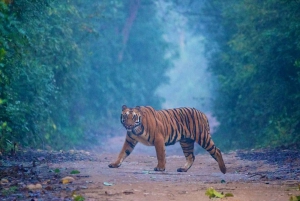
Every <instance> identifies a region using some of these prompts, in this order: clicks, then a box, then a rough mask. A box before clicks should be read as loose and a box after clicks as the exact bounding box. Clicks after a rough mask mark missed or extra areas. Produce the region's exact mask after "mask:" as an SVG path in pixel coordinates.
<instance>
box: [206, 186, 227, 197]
mask: <svg viewBox="0 0 300 201" xmlns="http://www.w3.org/2000/svg"><path fill="white" fill-rule="evenodd" d="M205 195H207V196H208V197H209V198H223V197H224V195H222V194H221V193H219V192H218V191H216V190H215V189H213V188H212V187H210V188H208V189H207V190H206V192H205Z"/></svg>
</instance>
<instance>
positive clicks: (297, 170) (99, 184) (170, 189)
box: [50, 151, 300, 201]
mask: <svg viewBox="0 0 300 201" xmlns="http://www.w3.org/2000/svg"><path fill="white" fill-rule="evenodd" d="M250 153H251V152H250ZM258 153H260V152H257V154H256V155H255V154H254V155H252V158H251V154H250V155H249V154H248V152H247V153H237V152H231V153H228V154H224V161H225V163H226V166H227V173H226V174H225V175H224V174H222V173H221V172H220V171H219V168H218V165H217V163H216V162H215V161H214V159H212V158H211V157H210V155H208V154H207V153H205V154H200V155H197V156H196V160H195V163H194V165H193V166H192V168H191V169H190V170H189V171H188V172H186V173H179V172H176V169H177V168H178V167H180V166H181V165H183V164H184V162H185V158H184V157H183V156H179V155H171V156H167V168H166V171H165V172H155V171H153V168H154V167H155V166H156V163H157V160H156V157H155V156H154V155H141V154H139V153H137V152H134V153H132V155H130V156H129V157H128V158H127V159H126V160H125V162H124V163H123V164H122V166H121V167H119V168H117V169H111V168H108V164H109V163H110V162H112V161H113V160H114V159H115V158H116V156H117V154H94V155H93V157H96V159H95V160H92V161H87V160H82V161H76V162H63V163H53V164H51V165H50V168H52V169H53V168H61V169H62V168H67V169H77V170H79V171H80V172H81V173H80V175H79V177H78V178H77V179H76V181H75V182H74V183H73V184H72V185H75V186H81V187H80V188H77V189H80V190H77V192H76V193H77V194H81V195H83V197H84V198H85V199H86V200H91V201H92V200H122V201H130V200H133V201H135V200H145V201H148V200H149V201H150V200H151V201H165V200H177V201H205V200H210V199H209V198H208V196H207V195H205V192H206V190H207V189H208V188H209V187H212V188H214V189H215V190H217V191H219V192H223V193H232V194H233V196H234V197H227V198H222V200H230V201H250V200H251V201H264V200H265V201H272V200H274V201H288V200H289V198H290V197H291V196H292V195H300V192H299V187H298V185H299V184H300V159H299V155H298V153H299V152H295V153H294V154H293V155H292V157H289V155H287V156H286V155H284V154H285V153H288V151H286V152H285V151H283V152H282V153H283V154H281V155H280V156H282V157H281V159H280V160H278V161H276V160H277V159H275V161H274V160H273V158H274V157H272V156H270V157H269V158H271V159H272V160H273V162H272V161H271V162H270V161H269V159H268V158H263V157H261V155H259V154H258ZM271 154H272V153H267V154H265V156H269V155H271ZM273 154H277V152H276V153H273ZM247 156H248V158H247ZM256 156H258V157H256ZM240 157H243V158H246V159H243V158H240ZM275 158H276V157H275ZM247 159H249V160H247Z"/></svg>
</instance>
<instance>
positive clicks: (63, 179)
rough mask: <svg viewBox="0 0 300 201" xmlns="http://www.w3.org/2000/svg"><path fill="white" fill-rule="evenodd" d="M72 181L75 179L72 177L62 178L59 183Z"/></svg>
mask: <svg viewBox="0 0 300 201" xmlns="http://www.w3.org/2000/svg"><path fill="white" fill-rule="evenodd" d="M73 181H75V179H74V178H73V177H64V178H62V179H61V183H63V184H68V183H72V182H73Z"/></svg>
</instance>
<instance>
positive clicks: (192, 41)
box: [105, 1, 218, 155]
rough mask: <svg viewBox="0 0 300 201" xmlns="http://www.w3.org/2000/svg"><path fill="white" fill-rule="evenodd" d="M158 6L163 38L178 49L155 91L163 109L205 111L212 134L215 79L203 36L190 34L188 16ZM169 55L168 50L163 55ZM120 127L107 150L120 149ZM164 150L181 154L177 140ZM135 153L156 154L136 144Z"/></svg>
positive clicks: (215, 122)
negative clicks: (208, 63) (206, 55)
mask: <svg viewBox="0 0 300 201" xmlns="http://www.w3.org/2000/svg"><path fill="white" fill-rule="evenodd" d="M157 5H158V6H157V9H158V10H157V17H158V18H160V20H162V21H163V23H164V24H165V25H166V26H164V30H163V31H164V35H163V38H164V40H165V41H166V42H168V43H170V44H171V46H172V47H174V48H176V51H177V56H176V57H174V58H172V60H171V62H172V68H170V69H169V70H168V71H167V72H166V74H165V75H166V77H167V78H168V82H167V83H165V84H162V85H159V86H158V88H157V89H156V94H157V95H158V96H159V97H161V98H163V100H164V101H163V103H162V109H170V108H178V107H193V108H196V109H198V110H200V111H202V112H204V113H206V115H207V116H208V118H209V122H210V126H211V131H212V133H213V131H214V128H215V127H216V126H218V122H217V120H216V119H215V118H214V117H213V116H212V111H211V102H212V100H213V92H214V87H215V86H214V83H215V82H216V80H215V78H214V77H213V76H212V75H211V73H210V72H208V69H207V60H206V58H205V56H204V54H205V52H204V40H205V39H204V37H203V36H201V35H199V34H193V33H192V32H191V31H190V30H189V28H188V25H187V19H186V18H185V17H184V16H183V15H181V14H180V13H178V12H176V11H175V10H170V5H169V4H165V3H164V2H163V1H160V3H159V4H157ZM170 54H171V53H170ZM168 55H169V53H168V52H167V53H166V57H168ZM122 130H123V133H124V134H121V135H120V136H119V137H114V139H113V141H114V146H113V147H111V146H110V147H106V148H105V149H108V150H109V151H110V152H118V151H120V149H121V146H122V144H123V143H124V138H125V129H122V128H120V130H118V131H119V132H121V133H122ZM108 144H109V143H108ZM116 144H118V145H116ZM201 150H202V148H201V147H199V146H197V145H196V146H195V152H196V153H200V152H201V153H202V151H201ZM166 152H167V155H172V154H179V155H182V154H183V153H182V149H181V147H180V145H179V143H176V144H175V145H173V146H169V147H167V148H166ZM134 153H139V154H150V155H155V148H154V147H147V146H145V145H142V144H138V145H137V146H136V148H135V150H134V152H133V154H134Z"/></svg>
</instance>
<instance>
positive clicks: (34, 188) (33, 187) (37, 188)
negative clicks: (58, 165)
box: [26, 184, 43, 190]
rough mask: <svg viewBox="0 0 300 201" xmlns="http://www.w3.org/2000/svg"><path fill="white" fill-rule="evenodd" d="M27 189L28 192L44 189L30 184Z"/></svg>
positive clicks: (38, 185)
mask: <svg viewBox="0 0 300 201" xmlns="http://www.w3.org/2000/svg"><path fill="white" fill-rule="evenodd" d="M26 188H27V189H28V190H39V189H42V188H43V187H42V185H41V184H28V185H27V186H26Z"/></svg>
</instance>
